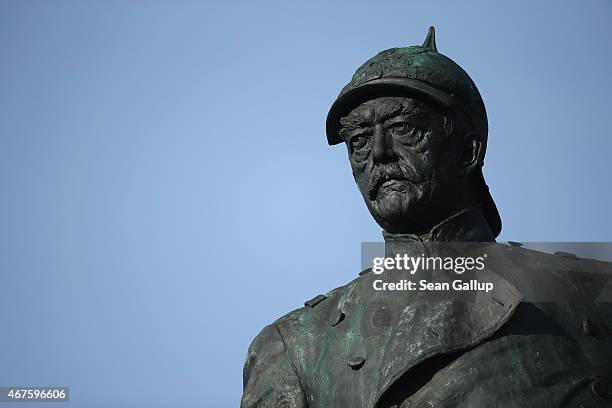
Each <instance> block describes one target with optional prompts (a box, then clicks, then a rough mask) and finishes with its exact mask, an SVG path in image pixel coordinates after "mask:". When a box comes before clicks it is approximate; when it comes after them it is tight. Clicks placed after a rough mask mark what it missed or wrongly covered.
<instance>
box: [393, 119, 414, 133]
mask: <svg viewBox="0 0 612 408" xmlns="http://www.w3.org/2000/svg"><path fill="white" fill-rule="evenodd" d="M412 130H414V126H412V125H411V124H410V123H408V122H396V123H394V124H392V125H391V131H392V132H393V134H395V135H398V136H403V135H406V134H408V133H409V132H410V131H412Z"/></svg>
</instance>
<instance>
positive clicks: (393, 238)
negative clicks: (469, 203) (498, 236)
mask: <svg viewBox="0 0 612 408" xmlns="http://www.w3.org/2000/svg"><path fill="white" fill-rule="evenodd" d="M383 237H384V238H385V242H386V243H402V242H404V243H405V242H490V241H495V237H494V236H493V233H492V232H491V228H490V227H489V224H488V223H487V220H486V218H485V217H484V214H483V213H482V209H481V207H480V205H475V206H473V207H469V208H466V209H464V210H461V211H458V212H456V213H455V214H453V215H451V216H450V217H448V218H446V219H444V220H442V221H441V222H440V223H438V224H437V225H435V226H434V227H433V228H432V229H431V230H430V231H429V232H428V233H426V234H421V235H417V234H392V233H389V232H387V231H383Z"/></svg>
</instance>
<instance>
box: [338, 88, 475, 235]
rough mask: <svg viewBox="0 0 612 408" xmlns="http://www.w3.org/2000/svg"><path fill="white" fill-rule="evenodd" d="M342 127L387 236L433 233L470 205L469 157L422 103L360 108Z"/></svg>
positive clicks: (443, 120) (382, 102)
mask: <svg viewBox="0 0 612 408" xmlns="http://www.w3.org/2000/svg"><path fill="white" fill-rule="evenodd" d="M341 125H342V127H341V130H340V134H341V136H342V137H343V138H344V140H345V142H346V144H347V147H348V151H349V158H350V162H351V167H352V169H353V176H354V177H355V181H356V182H357V185H358V187H359V190H360V191H361V194H362V195H363V198H364V200H365V202H366V205H367V207H368V209H369V210H370V213H371V214H372V216H373V217H374V219H375V220H376V221H377V222H378V224H380V225H381V226H382V227H383V228H384V229H385V230H386V231H388V232H395V233H400V232H410V233H418V232H420V231H422V232H427V231H428V228H431V226H433V225H435V224H436V223H437V222H439V221H440V220H442V219H443V218H444V217H445V216H448V215H450V213H451V212H452V211H454V210H455V207H456V206H457V205H459V206H462V205H464V204H465V203H463V202H464V201H466V200H467V198H466V197H467V195H468V192H467V190H469V187H468V185H467V183H466V180H465V177H464V173H465V162H466V160H465V157H464V156H465V152H464V151H462V150H463V149H462V146H461V142H457V141H455V139H458V138H455V137H450V135H451V134H452V133H453V123H452V121H451V120H449V119H448V118H447V117H445V116H444V115H443V114H442V113H441V112H439V111H437V110H436V109H434V108H433V107H431V106H429V105H427V104H425V103H423V102H422V101H419V100H417V99H413V98H408V97H383V98H377V99H373V100H369V101H367V102H364V103H362V104H361V105H359V106H358V107H356V108H355V109H353V110H352V111H351V112H350V113H349V114H348V115H347V116H345V117H343V118H342V119H341ZM459 139H461V138H459ZM468 161H469V160H468Z"/></svg>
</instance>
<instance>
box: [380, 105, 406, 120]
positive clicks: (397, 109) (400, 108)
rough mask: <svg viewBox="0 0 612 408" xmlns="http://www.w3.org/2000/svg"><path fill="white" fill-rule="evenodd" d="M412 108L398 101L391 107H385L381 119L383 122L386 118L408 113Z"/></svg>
mask: <svg viewBox="0 0 612 408" xmlns="http://www.w3.org/2000/svg"><path fill="white" fill-rule="evenodd" d="M410 110H411V109H410V108H409V107H408V106H406V105H404V104H403V103H398V104H396V105H392V106H391V107H389V108H387V109H385V110H383V111H382V113H381V115H380V116H381V117H380V121H381V122H383V121H385V120H388V119H391V118H393V117H395V116H398V115H403V114H405V115H407V114H409V113H410Z"/></svg>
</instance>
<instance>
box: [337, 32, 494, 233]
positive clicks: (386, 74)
mask: <svg viewBox="0 0 612 408" xmlns="http://www.w3.org/2000/svg"><path fill="white" fill-rule="evenodd" d="M398 95H405V96H414V97H417V98H422V99H424V100H426V101H429V102H430V103H432V104H434V105H435V106H438V107H440V108H442V109H451V108H455V109H459V110H460V111H463V112H464V113H465V116H466V117H467V118H468V120H469V121H470V124H471V126H472V129H473V131H474V132H475V133H476V134H478V135H479V136H480V140H482V143H483V147H482V148H483V151H482V155H483V157H484V153H485V150H486V146H487V137H488V122H487V112H486V110H485V106H484V103H483V101H482V97H481V96H480V93H479V92H478V89H477V88H476V85H474V82H473V81H472V79H471V78H470V76H469V75H468V74H467V73H466V72H465V71H464V70H463V69H462V68H461V67H460V66H459V65H457V63H455V62H454V61H453V60H451V59H450V58H448V57H447V56H445V55H443V54H440V53H439V52H438V49H437V47H436V39H435V30H434V28H433V27H429V32H428V33H427V38H426V39H425V41H424V42H423V45H420V46H418V45H415V46H412V47H403V48H390V49H388V50H385V51H381V52H380V53H378V54H377V55H375V56H374V57H372V58H370V59H369V60H368V61H366V62H365V64H363V65H362V66H361V67H359V68H358V69H357V71H356V72H355V75H353V78H352V79H351V81H350V82H349V83H348V85H346V86H345V87H344V88H343V89H342V91H341V92H340V95H338V98H336V101H335V102H334V103H333V104H332V107H331V108H330V110H329V113H328V114H327V121H326V130H327V141H328V143H329V144H330V145H335V144H338V143H341V142H342V141H343V139H342V137H341V136H340V118H342V117H343V116H346V115H347V114H348V113H349V112H350V111H351V110H352V109H354V108H355V107H356V106H357V105H359V104H360V103H362V102H365V101H366V100H370V99H373V98H378V97H382V96H398ZM482 164H483V163H481V165H482ZM473 185H474V187H475V191H477V194H478V199H479V200H480V204H481V205H482V207H483V210H484V213H485V217H486V218H487V221H488V223H489V226H490V228H491V230H492V231H493V233H494V235H495V236H497V235H499V233H500V231H501V218H500V216H499V212H498V211H497V207H496V205H495V202H494V201H493V198H492V197H491V195H490V193H489V188H488V186H487V184H486V183H485V180H484V177H483V175H482V171H481V169H478V171H476V172H475V174H474V175H473Z"/></svg>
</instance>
